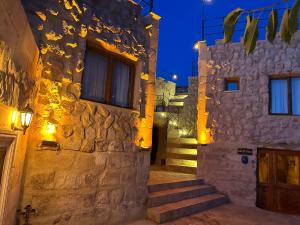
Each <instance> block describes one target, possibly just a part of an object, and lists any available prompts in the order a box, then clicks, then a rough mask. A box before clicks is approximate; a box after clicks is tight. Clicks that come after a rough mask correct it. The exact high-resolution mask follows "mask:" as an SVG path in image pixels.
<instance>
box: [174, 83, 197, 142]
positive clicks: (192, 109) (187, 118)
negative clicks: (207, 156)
mask: <svg viewBox="0 0 300 225" xmlns="http://www.w3.org/2000/svg"><path fill="white" fill-rule="evenodd" d="M188 79H189V86H188V97H186V99H185V100H184V106H183V109H182V110H181V111H180V114H179V117H178V118H179V127H180V128H181V129H184V130H185V131H186V132H187V136H188V137H196V133H197V132H196V127H197V99H198V77H189V78H188Z"/></svg>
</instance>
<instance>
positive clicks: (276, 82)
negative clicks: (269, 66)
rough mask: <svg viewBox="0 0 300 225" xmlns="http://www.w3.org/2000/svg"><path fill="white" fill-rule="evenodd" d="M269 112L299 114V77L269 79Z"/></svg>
mask: <svg viewBox="0 0 300 225" xmlns="http://www.w3.org/2000/svg"><path fill="white" fill-rule="evenodd" d="M270 86H271V87H270V105H271V107H270V113H271V114H278V115H300V77H299V78H298V77H295V78H274V79H271V81H270Z"/></svg>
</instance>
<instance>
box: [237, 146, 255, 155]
mask: <svg viewBox="0 0 300 225" xmlns="http://www.w3.org/2000/svg"><path fill="white" fill-rule="evenodd" d="M237 154H239V155H253V150H252V149H250V148H238V150H237Z"/></svg>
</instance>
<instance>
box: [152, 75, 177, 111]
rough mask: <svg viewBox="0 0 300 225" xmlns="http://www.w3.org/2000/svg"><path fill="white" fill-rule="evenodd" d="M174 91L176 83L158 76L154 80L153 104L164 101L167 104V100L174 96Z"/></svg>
mask: <svg viewBox="0 0 300 225" xmlns="http://www.w3.org/2000/svg"><path fill="white" fill-rule="evenodd" d="M175 92H176V84H175V83H174V82H171V81H166V80H165V79H164V78H161V77H158V78H156V80H155V106H157V105H161V104H162V101H164V103H165V105H166V106H167V105H168V104H169V100H170V99H171V98H173V97H174V95H175Z"/></svg>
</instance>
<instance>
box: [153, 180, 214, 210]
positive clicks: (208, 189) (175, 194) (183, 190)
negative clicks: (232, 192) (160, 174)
mask: <svg viewBox="0 0 300 225" xmlns="http://www.w3.org/2000/svg"><path fill="white" fill-rule="evenodd" d="M212 193H215V188H214V187H213V186H211V185H195V186H189V187H180V188H175V189H170V190H163V191H158V192H153V193H150V194H149V200H148V207H155V206H159V205H163V204H168V203H172V202H178V201H182V200H184V199H190V198H195V197H199V196H202V195H206V194H212Z"/></svg>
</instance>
